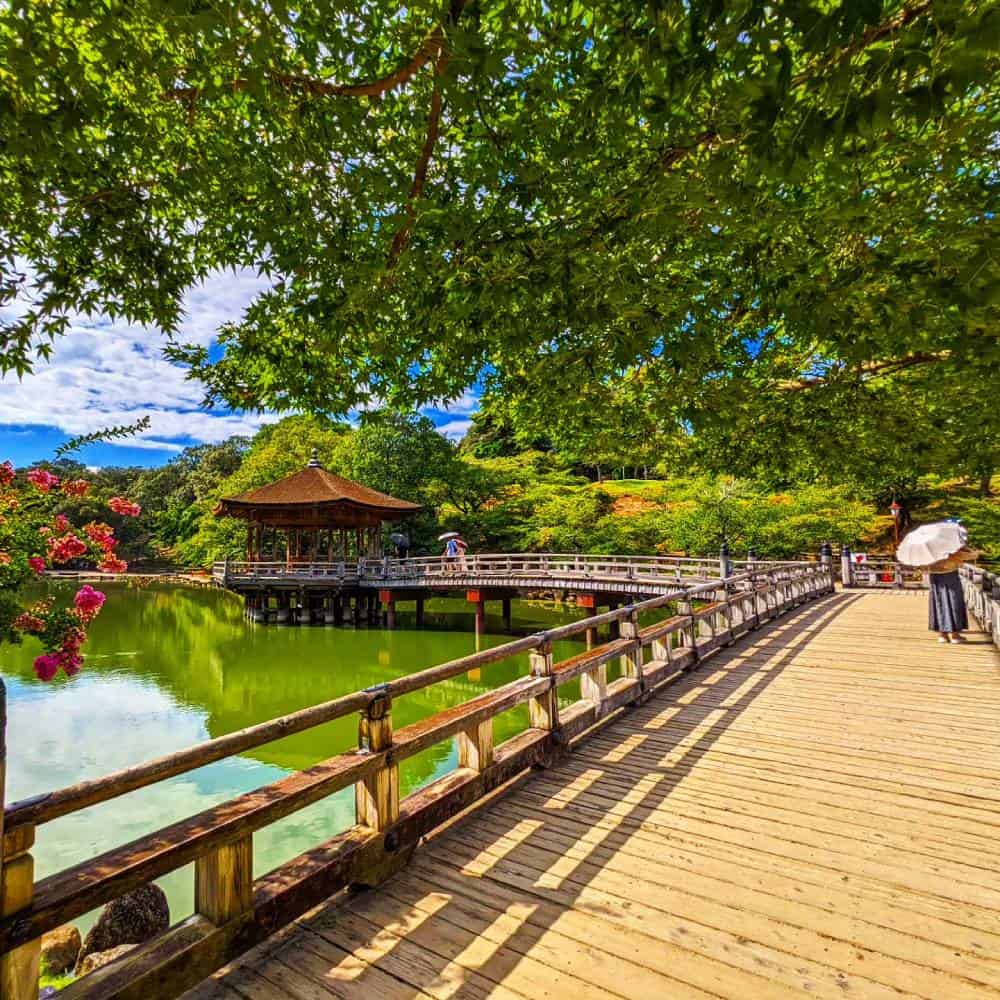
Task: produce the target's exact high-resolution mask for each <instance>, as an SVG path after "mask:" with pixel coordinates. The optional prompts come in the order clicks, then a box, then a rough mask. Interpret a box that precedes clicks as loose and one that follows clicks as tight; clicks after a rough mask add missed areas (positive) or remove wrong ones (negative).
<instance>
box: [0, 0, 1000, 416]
mask: <svg viewBox="0 0 1000 1000" xmlns="http://www.w3.org/2000/svg"><path fill="white" fill-rule="evenodd" d="M998 42H1000V9H998V7H997V5H996V4H995V3H992V2H963V0H906V2H898V0H845V2H840V3H819V2H809V0H774V2H771V3H768V4H763V3H760V2H759V0H734V2H732V3H721V2H719V0H683V2H682V0H658V2H651V3H641V4H640V3H636V2H634V0H590V2H578V0H574V2H570V3H565V4H555V5H552V4H547V3H543V2H540V0H450V2H448V3H442V2H441V0H433V2H432V0H415V2H413V3H409V4H407V5H405V6H399V5H398V4H395V3H384V2H382V0H374V2H371V3H366V4H357V3H348V4H344V3H341V2H333V0H309V3H303V2H299V0H266V2H265V0H213V2H211V3H209V2H206V0H139V2H129V3H124V2H122V0H102V2H96V0H94V2H87V3H79V2H77V0H51V2H48V3H44V4H42V3H27V2H23V0H14V2H11V3H8V4H5V5H3V7H2V9H0V66H2V67H3V69H2V70H0V111H2V114H0V200H2V203H3V205H4V214H3V219H2V221H0V264H2V268H3V272H2V281H0V303H2V302H3V301H4V300H7V301H13V300H14V298H15V297H18V298H19V299H20V300H21V303H22V304H21V305H20V306H19V307H18V309H17V310H16V318H15V319H13V320H11V321H10V322H9V324H8V326H7V328H6V330H5V337H4V341H3V345H2V350H0V364H2V365H3V367H4V368H6V369H8V370H16V371H25V370H27V369H28V368H29V367H30V366H31V364H32V363H34V361H35V356H36V354H37V353H41V354H42V355H44V354H45V353H46V352H47V351H49V350H50V349H51V345H52V338H53V337H56V336H58V335H59V334H60V333H61V332H63V331H64V329H65V326H66V323H67V321H68V320H67V315H68V313H69V312H70V311H71V310H83V311H101V312H104V313H107V314H109V315H111V316H122V317H127V318H128V319H130V320H133V321H141V322H145V323H149V324H152V325H154V326H158V327H161V328H162V329H163V330H164V331H166V332H167V333H168V334H176V332H177V331H178V329H179V321H180V308H181V301H182V297H183V294H184V292H185V290H186V289H187V288H189V287H190V286H191V285H192V284H193V283H195V282H197V281H198V280H200V278H201V277H203V276H204V275H206V274H208V273H209V272H211V271H212V270H214V269H217V268H220V267H232V266H242V267H250V268H255V269H257V270H259V271H260V272H261V273H262V274H264V275H266V276H267V278H268V279H269V282H270V285H269V287H268V289H267V290H265V291H264V292H263V293H262V294H261V295H260V296H259V298H258V299H257V300H256V301H255V302H254V303H253V304H252V305H251V306H250V307H249V308H248V309H247V311H246V314H245V315H244V316H242V317H240V318H237V319H235V320H234V321H233V322H232V323H230V324H228V325H227V326H226V327H225V328H224V329H223V330H222V331H221V339H222V343H223V346H224V348H225V350H224V352H222V353H221V354H220V353H219V352H212V353H211V354H210V353H209V352H208V351H207V350H206V349H205V348H204V347H197V346H196V347H185V346H184V345H182V344H174V345H173V346H172V348H171V350H172V354H173V356H174V357H176V358H178V359H180V360H183V361H185V362H186V363H188V364H190V365H191V366H192V367H193V370H194V372H195V374H196V375H197V376H198V377H200V378H201V379H202V380H203V381H204V383H205V385H206V387H207V392H208V395H209V396H210V397H211V398H214V399H217V400H222V401H225V402H226V403H228V404H230V405H235V406H241V407H255V406H263V407H272V408H277V409H286V408H302V409H307V410H311V411H313V412H323V413H332V414H338V413H344V412H346V411H347V410H348V409H349V408H351V407H354V406H358V405H360V404H366V403H370V402H371V401H372V400H377V401H378V402H379V404H380V405H384V404H391V405H401V406H402V405H411V404H417V403H423V402H426V401H429V400H435V399H441V398H446V397H449V396H455V395H457V394H458V393H459V392H461V390H462V389H463V388H465V387H466V386H467V385H468V384H470V383H471V382H472V381H474V380H475V379H477V378H480V379H483V380H484V381H485V383H486V385H487V387H488V388H489V389H491V390H492V391H494V392H496V393H502V394H503V395H504V397H505V398H506V399H507V400H509V401H510V404H511V406H512V407H513V408H514V409H515V410H516V411H517V413H518V415H519V421H520V423H521V424H522V425H524V426H535V427H538V428H541V429H549V428H551V427H552V426H553V425H554V424H558V425H559V426H560V427H563V428H567V429H569V428H579V429H580V432H581V433H588V432H592V431H594V430H595V429H599V428H600V427H602V426H605V425H606V424H607V421H608V420H609V419H610V417H609V415H611V416H613V415H614V414H615V413H616V412H620V411H621V409H622V407H623V405H624V403H623V401H627V402H629V403H631V404H633V405H632V410H631V412H632V413H641V414H643V415H644V418H643V419H645V420H648V421H650V422H653V423H655V424H657V425H658V426H659V428H660V429H661V430H664V429H665V430H666V431H667V432H673V431H675V430H676V429H677V427H678V426H680V427H684V426H687V425H688V424H690V423H692V422H699V421H702V422H709V423H710V422H712V421H720V420H725V421H733V420H739V419H740V418H747V419H749V420H751V421H752V419H753V415H754V413H759V412H760V411H761V409H762V407H765V406H769V405H771V400H772V398H773V397H781V398H784V397H785V396H787V395H789V394H797V396H798V397H800V398H805V399H809V400H817V399H818V400H819V402H818V403H817V404H816V405H817V406H820V407H823V406H830V407H836V404H837V403H838V402H839V401H841V400H843V399H846V398H849V394H847V395H845V394H844V387H845V386H848V387H855V388H857V387H864V386H865V385H867V384H871V383H873V382H874V383H884V382H886V381H892V380H894V379H896V378H897V377H899V376H901V375H903V374H905V373H907V372H911V371H914V370H922V369H927V370H931V371H934V372H935V373H938V372H940V373H942V381H947V380H956V379H957V380H961V379H963V378H964V379H966V380H977V381H978V382H980V383H981V384H984V385H985V386H987V387H988V388H989V389H990V391H993V392H994V394H995V391H996V389H997V388H1000V379H998V375H997V372H998V370H1000V340H998V332H997V331H998V329H1000V327H998V325H997V302H998V298H1000V284H998V280H997V278H998V274H997V270H998V269H997V255H996V251H995V233H996V227H995V218H994V213H995V212H996V209H997V181H998V173H997V169H996V167H997V164H996V135H997V127H998V104H997V102H998V97H997V94H998V90H997V88H996V86H995V76H996V66H997V52H998V51H1000V45H998ZM936 377H937V376H936V375H935V378H936ZM824 400H825V401H824ZM810 405H811V404H810ZM838 412H842V411H838Z"/></svg>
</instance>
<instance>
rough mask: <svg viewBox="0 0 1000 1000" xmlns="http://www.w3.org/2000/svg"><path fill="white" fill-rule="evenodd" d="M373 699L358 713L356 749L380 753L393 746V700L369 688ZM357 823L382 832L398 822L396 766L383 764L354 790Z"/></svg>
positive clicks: (381, 691)
mask: <svg viewBox="0 0 1000 1000" xmlns="http://www.w3.org/2000/svg"><path fill="white" fill-rule="evenodd" d="M369 690H370V691H373V692H374V694H375V697H374V698H373V699H372V701H371V703H370V704H369V705H368V707H367V708H365V709H363V710H362V712H361V718H360V720H359V722H358V747H359V748H360V750H361V751H362V752H367V753H381V752H382V751H383V750H388V749H389V747H391V746H392V698H391V697H390V695H389V692H388V690H387V688H385V687H379V688H369ZM355 788H356V789H357V793H356V795H355V803H356V810H357V820H358V823H360V824H361V825H363V826H370V827H371V828H372V829H373V830H384V829H386V827H388V826H391V825H392V824H393V823H395V822H396V820H397V819H399V765H398V764H385V765H384V766H382V767H380V768H379V769H378V770H377V771H376V772H375V774H373V775H372V776H371V777H370V778H365V779H364V780H363V781H359V782H358V783H357V785H356V786H355Z"/></svg>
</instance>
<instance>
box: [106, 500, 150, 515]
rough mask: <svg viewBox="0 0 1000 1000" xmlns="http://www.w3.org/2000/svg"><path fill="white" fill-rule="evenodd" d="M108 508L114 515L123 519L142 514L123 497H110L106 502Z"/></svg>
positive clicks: (133, 504)
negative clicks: (123, 517) (118, 515)
mask: <svg viewBox="0 0 1000 1000" xmlns="http://www.w3.org/2000/svg"><path fill="white" fill-rule="evenodd" d="M108 506H109V507H110V508H111V509H112V510H113V511H114V512H115V513H116V514H122V515H123V516H125V517H138V516H139V515H140V514H141V513H142V508H141V507H140V506H139V505H138V504H137V503H132V501H131V500H126V499H125V497H112V498H111V499H110V500H109V501H108Z"/></svg>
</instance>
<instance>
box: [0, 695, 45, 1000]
mask: <svg viewBox="0 0 1000 1000" xmlns="http://www.w3.org/2000/svg"><path fill="white" fill-rule="evenodd" d="M6 779H7V688H6V686H5V684H4V682H3V679H2V678H0V845H2V851H0V917H9V916H11V915H12V914H15V913H17V912H18V911H20V910H23V909H24V908H25V907H27V906H30V905H31V901H32V899H33V898H34V894H35V859H34V858H33V857H32V856H31V854H30V848H31V845H32V844H34V842H35V828H34V826H32V825H25V826H21V827H15V828H14V829H13V830H11V831H9V832H8V831H6V830H4V822H3V805H4V803H5V801H6V798H5V786H6ZM41 948H42V941H41V938H36V939H35V940H34V941H29V942H28V943H27V944H22V945H21V947H20V948H15V949H14V950H13V951H9V952H7V953H6V954H5V955H2V956H0V998H2V1000H36V997H37V996H38V972H39V960H40V957H41Z"/></svg>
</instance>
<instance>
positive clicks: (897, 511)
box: [889, 497, 903, 549]
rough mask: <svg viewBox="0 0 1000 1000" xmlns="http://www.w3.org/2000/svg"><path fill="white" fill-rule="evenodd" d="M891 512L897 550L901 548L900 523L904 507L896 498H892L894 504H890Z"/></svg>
mask: <svg viewBox="0 0 1000 1000" xmlns="http://www.w3.org/2000/svg"><path fill="white" fill-rule="evenodd" d="M889 510H890V511H891V512H892V531H893V536H894V538H895V544H896V548H897V549H898V548H899V523H900V519H901V518H902V516H903V505H902V504H901V503H900V502H899V501H898V500H897V499H896V498H895V497H893V498H892V503H891V504H889Z"/></svg>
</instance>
